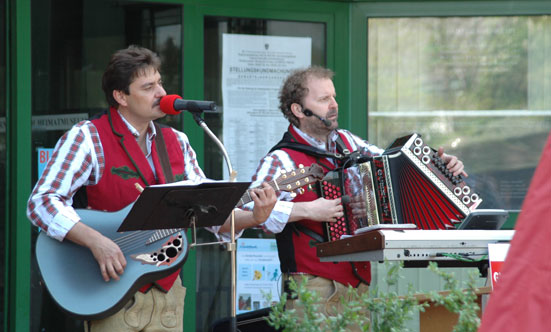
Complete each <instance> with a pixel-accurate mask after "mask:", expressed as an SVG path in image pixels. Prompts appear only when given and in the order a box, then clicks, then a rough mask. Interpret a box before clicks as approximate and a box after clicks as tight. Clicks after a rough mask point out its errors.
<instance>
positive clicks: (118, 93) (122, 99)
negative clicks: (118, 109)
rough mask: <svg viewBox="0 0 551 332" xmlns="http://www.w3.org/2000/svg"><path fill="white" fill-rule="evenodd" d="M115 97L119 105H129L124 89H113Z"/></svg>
mask: <svg viewBox="0 0 551 332" xmlns="http://www.w3.org/2000/svg"><path fill="white" fill-rule="evenodd" d="M113 98H115V100H116V101H117V103H119V105H121V106H128V105H127V103H126V93H124V92H123V91H122V90H113Z"/></svg>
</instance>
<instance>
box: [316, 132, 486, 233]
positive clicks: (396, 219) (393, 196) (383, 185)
mask: <svg viewBox="0 0 551 332" xmlns="http://www.w3.org/2000/svg"><path fill="white" fill-rule="evenodd" d="M320 191H321V195H322V196H323V197H326V198H336V197H341V196H344V197H345V198H346V199H343V206H344V212H345V213H344V214H345V216H344V217H343V218H342V220H339V221H337V222H336V223H327V224H326V236H327V238H328V239H329V240H330V241H334V240H337V239H339V238H340V237H341V236H342V235H345V234H350V235H351V234H354V231H355V230H356V229H358V228H361V227H367V226H372V225H377V224H403V223H411V224H415V225H417V228H419V229H447V228H455V226H454V224H457V223H460V222H461V221H463V220H464V219H465V218H466V217H467V216H468V215H469V214H470V213H471V212H472V211H474V210H475V209H476V207H477V206H479V205H480V203H481V202H482V199H481V198H480V196H479V195H478V194H477V193H475V192H473V191H472V190H471V188H470V187H469V186H468V185H467V184H466V183H465V181H464V180H463V178H462V177H461V176H460V175H459V176H453V174H451V173H450V172H449V171H448V170H447V169H446V165H445V164H444V162H443V161H442V160H441V158H440V157H439V156H438V153H437V151H435V150H434V149H432V148H431V147H429V146H428V145H426V144H425V143H424V142H423V139H422V138H421V136H420V135H419V134H411V135H408V136H404V137H400V138H398V139H396V140H395V141H394V142H393V144H391V145H390V147H389V148H387V149H386V150H385V152H384V153H383V155H381V156H377V157H373V158H372V159H371V160H369V161H366V162H362V163H359V164H355V165H352V166H350V167H346V168H343V169H340V170H337V171H333V172H330V173H328V174H327V175H326V177H325V178H324V179H323V180H322V181H321V182H320Z"/></svg>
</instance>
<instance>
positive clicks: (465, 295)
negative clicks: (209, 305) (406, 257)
mask: <svg viewBox="0 0 551 332" xmlns="http://www.w3.org/2000/svg"><path fill="white" fill-rule="evenodd" d="M385 264H386V265H387V267H388V269H387V277H386V283H387V285H388V289H389V291H387V292H382V291H380V290H379V288H378V287H377V286H374V287H370V290H369V293H364V294H362V295H358V294H357V292H356V289H355V288H352V287H349V289H348V292H349V295H352V296H351V298H352V300H351V301H345V300H344V299H343V298H341V303H342V306H343V310H342V312H341V313H340V314H338V315H337V316H327V315H325V314H324V313H323V312H322V310H320V305H319V304H318V303H319V301H320V297H319V295H318V294H317V293H316V292H312V291H309V290H307V289H306V288H305V287H304V285H305V284H306V279H303V282H302V283H299V284H297V283H296V282H295V281H294V280H293V279H291V280H290V284H289V289H290V291H291V295H292V296H296V297H297V298H298V301H299V302H300V305H302V307H303V308H304V310H303V314H302V315H301V316H300V317H299V315H298V314H297V311H296V310H295V309H292V310H285V302H286V301H287V297H288V296H289V295H288V294H287V293H283V294H282V296H281V298H280V301H279V303H277V304H276V305H274V306H273V307H272V311H271V313H270V315H269V317H268V318H267V320H268V323H269V324H270V325H271V326H272V327H275V328H276V329H279V330H282V331H289V332H318V331H334V332H340V331H347V328H349V327H351V326H353V325H356V324H357V325H358V326H360V327H361V330H362V331H372V332H405V331H408V329H407V327H406V323H407V322H408V321H409V320H411V319H412V317H413V316H414V314H418V313H419V311H424V310H425V307H427V306H428V305H429V304H428V303H426V302H423V303H419V301H418V300H417V298H416V297H415V293H414V290H413V286H412V285H411V284H409V285H408V291H407V294H406V295H399V294H398V292H397V288H398V280H399V279H400V278H401V276H400V271H401V270H402V268H403V266H402V264H392V265H391V264H389V263H388V262H385ZM429 270H431V271H432V272H434V273H436V274H437V275H439V276H440V277H441V278H443V279H444V281H445V285H444V287H445V290H447V291H448V293H447V294H441V293H440V294H439V293H436V292H431V293H429V297H430V299H431V300H432V301H434V302H435V303H437V304H440V305H443V306H445V307H446V308H447V309H448V310H449V311H450V312H454V313H458V314H459V321H458V323H457V325H456V326H455V329H454V332H470V331H472V332H476V330H477V329H478V326H479V325H480V319H479V317H478V310H479V307H478V304H477V303H476V299H477V295H476V287H475V286H474V285H475V283H476V280H475V275H471V276H470V278H469V280H468V282H467V285H466V287H462V285H460V283H459V282H458V281H457V280H456V279H455V278H454V276H453V274H451V273H446V272H444V271H442V270H440V269H438V267H437V266H436V264H434V263H431V264H430V265H429ZM391 289H395V290H396V291H392V290H391ZM269 300H270V299H269ZM366 309H367V310H368V311H369V312H370V317H369V316H368V315H366V314H365V311H366Z"/></svg>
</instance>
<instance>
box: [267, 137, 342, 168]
mask: <svg viewBox="0 0 551 332" xmlns="http://www.w3.org/2000/svg"><path fill="white" fill-rule="evenodd" d="M343 146H344V150H343V149H342V147H343ZM337 148H338V150H341V151H343V153H344V154H345V155H343V154H341V153H331V152H327V151H324V150H321V149H318V148H316V147H313V146H310V145H306V144H301V143H297V142H295V141H294V140H293V136H292V135H291V134H290V133H289V132H286V133H285V134H283V138H282V139H281V141H279V143H277V144H276V145H275V146H274V147H273V148H271V149H270V152H272V151H275V150H280V149H291V150H296V151H300V152H304V153H306V154H309V155H311V156H314V157H318V158H319V157H321V158H331V159H336V160H339V161H342V160H344V159H345V158H346V152H349V151H348V149H346V146H345V145H344V142H343V141H342V139H341V137H340V136H339V137H338V139H337Z"/></svg>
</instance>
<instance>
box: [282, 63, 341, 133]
mask: <svg viewBox="0 0 551 332" xmlns="http://www.w3.org/2000/svg"><path fill="white" fill-rule="evenodd" d="M333 75H334V73H333V71H332V70H331V69H327V68H323V67H319V66H312V67H309V68H306V69H298V70H295V71H293V72H292V73H291V74H290V75H289V76H288V77H287V79H286V80H285V82H284V83H283V86H282V87H281V91H280V92H279V108H280V109H281V112H283V115H284V116H285V118H287V120H289V122H290V123H292V124H293V125H295V126H297V127H298V126H299V122H298V118H297V117H296V116H295V115H294V114H293V112H291V105H292V104H293V103H297V104H300V105H302V101H303V99H304V97H306V95H307V94H308V88H307V87H306V83H307V82H308V79H309V78H311V77H314V78H328V79H332V78H333Z"/></svg>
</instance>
